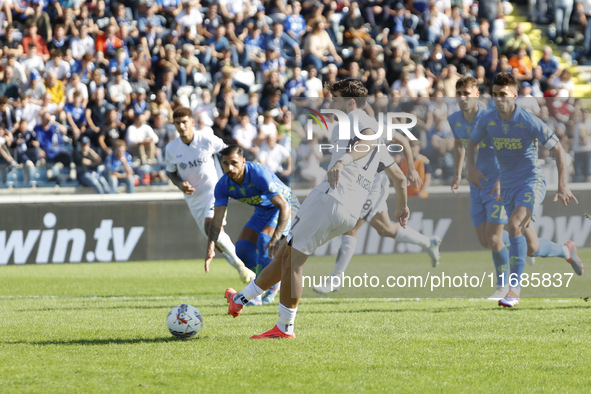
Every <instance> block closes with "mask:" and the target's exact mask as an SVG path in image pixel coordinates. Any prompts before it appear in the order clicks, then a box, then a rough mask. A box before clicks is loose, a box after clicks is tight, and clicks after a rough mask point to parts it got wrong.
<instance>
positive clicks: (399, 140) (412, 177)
mask: <svg viewBox="0 0 591 394" xmlns="http://www.w3.org/2000/svg"><path fill="white" fill-rule="evenodd" d="M392 142H393V143H395V144H400V145H402V154H403V155H404V160H406V162H407V163H408V166H407V167H408V174H407V175H406V178H407V179H408V183H409V184H410V185H411V186H412V187H414V188H416V189H420V188H421V186H423V180H422V179H421V176H420V175H419V172H418V171H417V170H416V168H415V167H414V166H413V165H412V163H414V157H412V149H411V147H410V143H409V142H408V138H406V137H404V136H402V134H400V133H396V134H395V135H394V138H392Z"/></svg>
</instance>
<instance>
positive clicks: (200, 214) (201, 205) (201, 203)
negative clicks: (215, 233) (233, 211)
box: [184, 194, 226, 238]
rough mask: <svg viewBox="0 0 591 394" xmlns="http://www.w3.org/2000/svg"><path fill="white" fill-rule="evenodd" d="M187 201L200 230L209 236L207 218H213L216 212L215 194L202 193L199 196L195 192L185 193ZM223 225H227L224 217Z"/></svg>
mask: <svg viewBox="0 0 591 394" xmlns="http://www.w3.org/2000/svg"><path fill="white" fill-rule="evenodd" d="M184 196H185V201H186V202H187V205H188V206H189V210H190V211H191V215H193V218H194V219H195V222H197V226H198V227H199V230H201V232H202V233H203V235H204V236H205V238H207V233H206V232H205V219H212V218H213V213H214V203H215V197H214V195H213V194H211V195H210V196H207V195H200V196H197V195H195V194H185V195H184ZM222 225H224V226H225V225H226V220H225V218H224V222H223V223H222Z"/></svg>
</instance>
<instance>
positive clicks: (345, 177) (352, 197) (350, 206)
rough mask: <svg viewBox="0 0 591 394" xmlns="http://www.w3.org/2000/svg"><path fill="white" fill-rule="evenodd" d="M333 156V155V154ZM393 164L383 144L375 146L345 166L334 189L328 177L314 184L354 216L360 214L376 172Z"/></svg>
mask: <svg viewBox="0 0 591 394" xmlns="http://www.w3.org/2000/svg"><path fill="white" fill-rule="evenodd" d="M333 158H334V155H333ZM393 164H395V163H394V159H393V158H392V156H390V154H389V153H388V150H387V149H386V146H385V145H379V146H376V147H375V148H374V149H373V151H371V152H370V153H369V154H368V155H367V156H365V157H363V158H361V159H359V160H356V161H354V162H353V163H351V164H349V165H348V166H345V168H343V170H342V171H341V173H340V176H339V185H338V186H337V188H336V189H333V188H331V187H330V185H329V183H328V178H327V177H325V178H324V181H323V182H322V183H320V184H319V185H318V186H316V189H318V190H321V191H322V192H323V193H326V194H328V195H330V196H331V197H333V198H334V199H335V200H337V201H338V202H340V203H341V204H343V205H344V206H345V208H346V209H347V210H348V211H349V212H350V213H351V214H352V215H353V216H355V217H357V218H358V217H359V215H360V214H361V208H362V207H363V203H364V202H365V200H367V195H368V194H369V192H370V190H371V188H372V185H373V183H374V182H375V180H376V174H377V173H379V172H382V171H383V170H385V169H386V168H388V167H390V166H391V165H393Z"/></svg>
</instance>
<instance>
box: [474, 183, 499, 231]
mask: <svg viewBox="0 0 591 394" xmlns="http://www.w3.org/2000/svg"><path fill="white" fill-rule="evenodd" d="M491 191H492V188H484V189H479V188H477V187H474V186H471V187H470V216H471V217H472V224H473V225H474V227H478V226H481V225H483V224H484V223H486V222H489V223H497V224H507V214H506V213H505V207H504V206H503V203H502V202H500V201H497V200H496V199H495V198H494V197H492V196H491V195H490V193H491Z"/></svg>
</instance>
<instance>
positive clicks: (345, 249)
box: [331, 235, 357, 276]
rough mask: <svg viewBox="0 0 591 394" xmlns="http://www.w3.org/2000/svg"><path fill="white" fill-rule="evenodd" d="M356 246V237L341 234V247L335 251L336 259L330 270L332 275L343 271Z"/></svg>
mask: <svg viewBox="0 0 591 394" xmlns="http://www.w3.org/2000/svg"><path fill="white" fill-rule="evenodd" d="M356 246H357V238H355V237H353V236H351V235H343V237H342V238H341V247H340V248H339V252H338V253H337V260H336V261H335V263H334V269H333V270H332V274H331V275H333V276H338V275H340V274H342V273H343V272H345V270H346V269H347V266H348V265H349V262H350V261H351V259H352V258H353V254H355V247H356Z"/></svg>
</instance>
